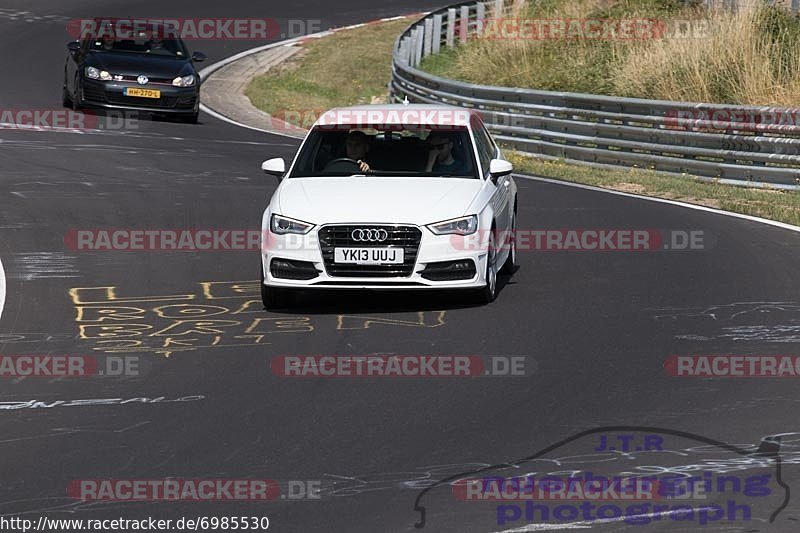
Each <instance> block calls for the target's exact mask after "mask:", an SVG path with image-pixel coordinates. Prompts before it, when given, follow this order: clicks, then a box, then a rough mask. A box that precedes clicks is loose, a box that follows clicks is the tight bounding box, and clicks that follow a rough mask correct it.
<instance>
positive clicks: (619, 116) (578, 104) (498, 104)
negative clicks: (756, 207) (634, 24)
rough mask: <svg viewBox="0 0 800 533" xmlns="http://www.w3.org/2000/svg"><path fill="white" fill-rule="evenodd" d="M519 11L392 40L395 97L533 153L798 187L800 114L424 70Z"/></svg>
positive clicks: (479, 9)
mask: <svg viewBox="0 0 800 533" xmlns="http://www.w3.org/2000/svg"><path fill="white" fill-rule="evenodd" d="M520 7H521V2H520V1H519V0H514V1H513V2H509V0H506V1H505V3H504V0H492V1H489V2H477V3H475V2H474V1H472V2H465V3H462V4H456V5H453V6H449V7H445V8H443V9H439V10H437V11H433V12H431V13H429V14H428V15H426V16H425V17H423V18H422V19H420V20H419V21H417V22H415V23H414V24H412V25H411V26H409V27H408V28H407V29H406V30H405V32H403V34H402V35H401V36H400V37H399V38H398V39H397V42H396V43H395V50H394V56H393V61H392V79H391V82H390V85H389V88H390V92H391V95H392V97H393V98H394V99H395V100H397V101H400V100H404V99H406V98H407V99H408V101H410V102H420V103H444V104H450V105H456V106H462V107H468V108H473V109H476V110H479V111H480V112H481V114H482V115H483V117H484V120H485V122H486V124H487V127H488V128H489V129H490V130H491V131H492V133H493V134H494V135H495V138H496V139H497V140H498V141H500V142H501V143H503V144H504V145H506V146H510V147H511V148H513V149H516V150H519V151H521V152H525V153H529V154H534V155H542V156H551V157H558V158H564V159H571V160H578V161H584V162H592V163H603V164H612V165H621V166H637V167H645V168H652V169H654V170H662V171H669V172H680V173H687V174H693V175H698V176H707V177H709V176H710V177H717V178H722V179H726V180H735V181H744V182H764V183H768V184H776V185H782V186H787V185H789V186H800V109H782V108H771V107H757V106H735V105H724V104H703V103H689V102H672V101H664V100H645V99H638V98H618V97H611V96H599V95H593V94H580V93H566V92H552V91H538V90H531V89H518V88H510V87H496V86H490V85H477V84H472V83H463V82H459V81H454V80H449V79H445V78H442V77H439V76H434V75H432V74H429V73H426V72H423V71H422V70H420V69H419V68H418V67H419V65H420V63H421V61H422V60H423V59H424V58H425V57H426V56H428V55H431V54H437V53H439V52H440V51H441V50H442V49H443V48H444V47H454V46H458V45H460V44H463V43H465V42H467V41H468V39H470V38H474V37H475V36H478V35H480V33H481V30H482V28H483V27H484V24H485V23H486V22H487V21H489V20H490V19H491V18H492V17H494V18H495V19H499V18H501V17H502V16H505V15H508V14H512V16H513V14H514V13H519V9H520Z"/></svg>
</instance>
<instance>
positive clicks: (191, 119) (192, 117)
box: [181, 111, 200, 124]
mask: <svg viewBox="0 0 800 533" xmlns="http://www.w3.org/2000/svg"><path fill="white" fill-rule="evenodd" d="M199 116H200V112H199V111H195V112H194V113H189V114H187V115H183V116H182V117H181V120H182V121H183V122H186V123H187V124H197V117H199Z"/></svg>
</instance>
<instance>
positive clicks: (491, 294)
mask: <svg viewBox="0 0 800 533" xmlns="http://www.w3.org/2000/svg"><path fill="white" fill-rule="evenodd" d="M495 233H496V229H495V227H494V226H492V231H490V232H489V247H488V250H487V254H486V276H485V277H486V286H485V287H483V288H482V289H479V290H478V293H477V295H476V300H477V302H478V303H480V304H488V303H492V302H493V301H494V299H495V298H496V297H497V247H496V245H495V242H496V238H495Z"/></svg>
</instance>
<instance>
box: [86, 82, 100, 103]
mask: <svg viewBox="0 0 800 533" xmlns="http://www.w3.org/2000/svg"><path fill="white" fill-rule="evenodd" d="M83 99H84V100H86V101H92V102H100V103H105V102H106V91H105V88H104V87H103V86H102V85H100V84H97V83H92V82H88V81H87V82H85V83H84V84H83Z"/></svg>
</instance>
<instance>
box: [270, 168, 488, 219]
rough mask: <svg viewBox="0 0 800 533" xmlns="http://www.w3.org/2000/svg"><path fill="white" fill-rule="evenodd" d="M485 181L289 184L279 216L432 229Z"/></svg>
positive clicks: (460, 210) (458, 212)
mask: <svg viewBox="0 0 800 533" xmlns="http://www.w3.org/2000/svg"><path fill="white" fill-rule="evenodd" d="M482 186H483V181H482V180H479V179H462V178H396V177H376V176H367V177H343V178H288V179H285V180H284V181H283V182H282V183H281V186H280V188H279V189H278V194H277V199H278V205H277V206H273V208H274V209H277V210H279V212H280V214H282V215H285V216H288V217H292V218H297V219H300V220H304V221H307V222H311V223H314V224H331V223H348V222H362V223H365V222H373V223H400V224H418V225H423V224H430V223H432V222H439V221H441V220H447V219H450V218H456V217H459V216H462V215H465V214H469V213H466V212H465V211H466V209H467V208H468V207H469V205H470V204H471V203H472V200H473V199H474V198H475V196H476V195H477V194H478V192H479V191H480V190H481V187H482Z"/></svg>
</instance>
